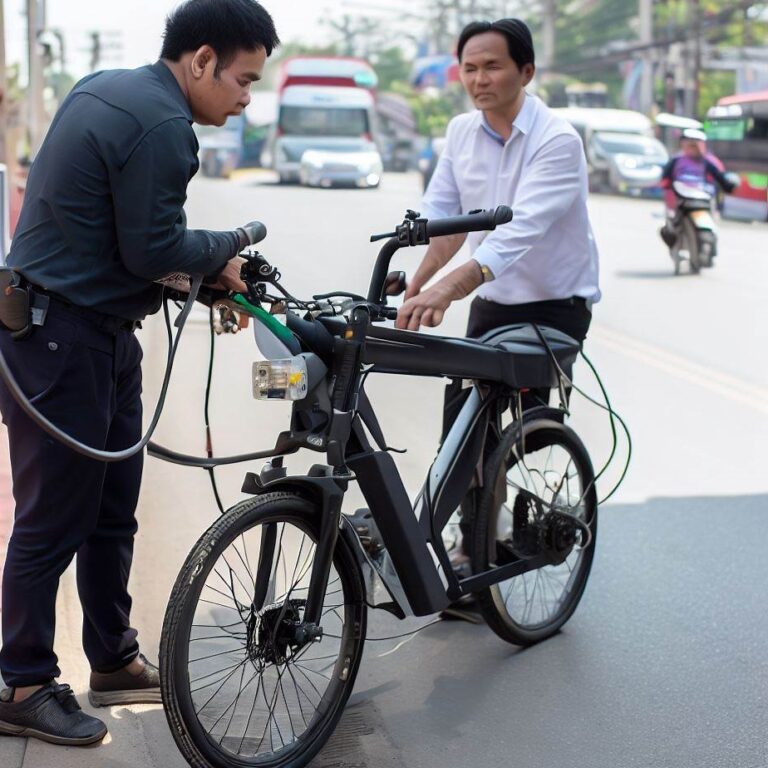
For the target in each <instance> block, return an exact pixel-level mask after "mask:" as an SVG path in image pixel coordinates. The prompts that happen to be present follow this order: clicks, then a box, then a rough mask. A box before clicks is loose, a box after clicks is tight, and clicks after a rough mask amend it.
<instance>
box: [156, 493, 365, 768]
mask: <svg viewBox="0 0 768 768" xmlns="http://www.w3.org/2000/svg"><path fill="white" fill-rule="evenodd" d="M319 520H320V510H319V508H318V507H317V506H316V505H315V504H314V503H313V502H311V501H308V500H307V499H304V498H302V497H300V496H298V495H296V494H293V493H270V494H266V495H264V496H257V497H255V498H252V499H248V500H246V501H244V502H242V503H240V504H238V505H236V506H235V507H233V508H232V509H230V510H228V511H227V512H226V513H225V514H224V515H223V516H222V517H221V518H219V519H218V520H217V521H216V522H215V523H214V524H213V525H212V526H211V527H210V528H209V529H208V531H206V533H205V534H204V535H203V536H202V537H201V538H200V540H199V541H198V542H197V544H196V546H195V547H194V549H193V550H192V552H191V553H190V555H189V557H188V558H187V560H186V562H185V564H184V566H183V568H182V569H181V572H180V573H179V576H178V579H177V581H176V584H175V586H174V588H173V591H172V593H171V597H170V600H169V604H168V608H167V611H166V615H165V621H164V624H163V634H162V640H161V649H160V662H161V689H162V695H163V703H164V705H165V711H166V715H167V717H168V722H169V724H170V726H171V733H172V734H173V737H174V739H175V740H176V743H177V745H178V747H179V749H180V750H181V752H182V754H183V755H184V757H185V758H186V759H187V761H188V762H189V764H190V765H192V766H194V767H195V768H210V767H211V766H213V767H214V768H235V767H237V768H245V767H247V766H258V768H299V767H300V766H305V765H307V764H308V763H309V761H310V760H311V759H312V758H313V757H314V756H315V755H316V754H317V752H318V751H319V750H320V749H321V747H322V746H323V744H324V743H325V742H326V740H327V739H328V738H329V736H330V735H331V733H332V732H333V729H334V728H335V726H336V723H337V722H338V720H339V718H340V716H341V713H342V711H343V708H344V705H345V703H346V701H347V699H348V697H349V695H350V693H351V692H352V687H353V685H354V682H355V677H356V675H357V670H358V667H359V665H360V659H361V656H362V651H363V644H364V641H365V630H366V604H365V587H364V585H363V581H362V577H361V574H360V569H359V567H358V565H357V561H356V559H355V556H354V553H353V551H352V550H351V548H350V546H349V544H348V543H347V540H346V539H345V538H344V537H342V536H339V538H338V540H337V544H336V549H335V552H334V557H333V564H332V567H331V572H330V576H329V579H328V586H327V588H326V593H325V598H324V602H323V611H322V619H321V622H320V624H321V626H322V629H323V634H322V638H321V639H320V640H319V641H318V640H316V641H314V642H312V641H309V642H307V641H303V642H302V641H300V640H297V636H296V630H295V627H296V626H297V625H298V624H300V623H301V622H302V619H303V613H304V607H305V605H306V598H307V594H308V589H309V581H310V576H311V573H312V566H313V563H314V559H315V552H316V544H317V540H318V533H319V532H318V523H319Z"/></svg>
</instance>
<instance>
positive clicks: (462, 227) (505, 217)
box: [427, 205, 512, 237]
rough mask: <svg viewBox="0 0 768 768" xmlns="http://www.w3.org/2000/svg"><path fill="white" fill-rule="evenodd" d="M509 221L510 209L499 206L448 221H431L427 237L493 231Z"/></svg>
mask: <svg viewBox="0 0 768 768" xmlns="http://www.w3.org/2000/svg"><path fill="white" fill-rule="evenodd" d="M511 220H512V209H511V208H510V207H509V206H507V205H500V206H499V207H498V208H497V209H496V210H495V211H477V212H476V213H467V214H464V215H463V216H452V217H451V218H448V219H431V220H430V221H428V222H427V236H428V237H443V236H445V235H459V234H465V233H467V232H482V231H484V230H493V229H496V227H497V226H498V225H499V224H506V223H507V222H508V221H511Z"/></svg>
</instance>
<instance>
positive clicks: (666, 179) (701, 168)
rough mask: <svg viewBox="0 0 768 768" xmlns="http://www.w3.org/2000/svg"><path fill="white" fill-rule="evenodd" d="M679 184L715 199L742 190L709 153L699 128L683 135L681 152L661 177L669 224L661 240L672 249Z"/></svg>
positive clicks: (665, 225)
mask: <svg viewBox="0 0 768 768" xmlns="http://www.w3.org/2000/svg"><path fill="white" fill-rule="evenodd" d="M676 181H680V182H683V183H684V184H687V185H689V186H693V187H697V188H698V189H702V190H704V191H706V192H708V193H709V194H710V195H712V197H713V198H714V197H715V195H716V194H717V190H718V188H719V189H722V190H723V191H724V192H733V190H734V189H736V187H737V186H738V185H737V184H734V183H733V182H732V181H730V180H729V179H728V177H727V176H726V174H725V167H724V166H723V164H722V162H721V161H720V159H719V158H718V157H717V156H716V155H714V154H713V153H711V152H708V151H707V135H706V134H705V133H704V131H702V130H699V129H698V128H686V129H685V130H684V131H683V132H682V134H680V152H679V153H678V154H676V155H675V156H674V157H672V158H670V159H669V161H668V162H667V164H666V165H665V166H664V170H663V171H662V174H661V187H662V189H663V190H664V203H665V205H666V208H667V222H666V223H665V224H664V226H663V227H662V228H661V231H660V233H659V234H660V235H661V239H662V240H663V241H664V242H665V244H666V245H667V246H669V247H670V248H671V247H672V246H673V245H674V244H675V241H676V239H677V233H676V232H675V230H674V228H673V227H672V226H671V220H672V218H673V217H674V213H675V211H676V209H677V196H676V195H675V192H674V189H673V184H674V182H676Z"/></svg>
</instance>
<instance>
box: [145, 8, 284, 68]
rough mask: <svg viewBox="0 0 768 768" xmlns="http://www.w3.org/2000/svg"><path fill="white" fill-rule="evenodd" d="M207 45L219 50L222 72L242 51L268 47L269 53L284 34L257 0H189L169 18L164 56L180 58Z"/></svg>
mask: <svg viewBox="0 0 768 768" xmlns="http://www.w3.org/2000/svg"><path fill="white" fill-rule="evenodd" d="M204 45H210V46H211V48H213V50H214V51H215V52H216V56H217V58H218V62H217V64H216V72H215V74H216V75H217V76H218V73H219V72H220V71H221V70H222V69H225V68H226V67H228V66H229V64H230V63H231V62H232V60H233V59H234V58H235V56H236V55H237V52H238V51H241V50H245V51H255V50H256V49H257V48H264V50H265V51H266V52H267V56H269V55H270V54H271V53H272V51H273V50H274V48H276V47H277V46H278V45H280V38H278V36H277V31H276V30H275V23H274V21H272V17H271V16H270V15H269V13H268V12H267V10H266V9H265V8H264V7H263V6H261V5H260V4H259V3H257V2H256V0H185V2H183V3H182V4H181V5H179V6H178V7H176V8H174V10H173V11H171V13H170V14H169V15H168V18H167V19H166V21H165V33H164V34H163V49H162V50H161V51H160V58H161V59H167V60H169V61H178V60H179V59H180V58H181V56H182V54H184V53H187V52H189V51H196V50H197V49H198V48H201V47H202V46H204Z"/></svg>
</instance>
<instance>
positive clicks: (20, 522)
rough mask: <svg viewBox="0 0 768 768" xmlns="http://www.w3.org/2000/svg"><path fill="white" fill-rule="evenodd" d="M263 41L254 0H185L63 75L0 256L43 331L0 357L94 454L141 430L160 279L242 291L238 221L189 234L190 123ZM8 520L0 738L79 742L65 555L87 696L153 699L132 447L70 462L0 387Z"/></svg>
mask: <svg viewBox="0 0 768 768" xmlns="http://www.w3.org/2000/svg"><path fill="white" fill-rule="evenodd" d="M278 43H279V40H278V38H277V34H276V32H275V27H274V24H273V22H272V19H271V17H270V16H269V14H268V13H267V12H266V11H265V10H264V8H262V7H261V5H259V4H258V3H257V2H255V0H187V2H185V3H183V4H182V5H181V6H179V7H178V8H177V9H176V10H175V11H174V12H173V13H172V14H171V15H170V16H169V18H168V20H167V24H166V30H165V37H164V43H163V49H162V52H161V59H160V61H158V62H157V63H156V64H154V65H152V66H148V67H142V68H140V69H137V70H132V71H115V72H101V73H97V74H95V75H92V76H90V77H87V78H85V79H84V80H83V81H81V82H80V83H78V85H77V86H76V87H75V88H74V90H73V91H72V93H71V94H70V95H69V97H68V98H67V99H66V101H65V102H64V103H63V104H62V105H61V108H60V109H59V111H58V113H57V115H56V117H55V119H54V121H53V124H52V125H51V127H50V130H49V132H48V135H47V137H46V139H45V142H44V143H43V146H42V148H41V150H40V152H39V154H38V156H37V158H36V160H35V163H34V165H33V167H32V169H31V172H30V176H29V182H28V185H27V191H26V201H25V204H24V208H23V210H22V213H21V218H20V221H19V225H18V229H17V232H16V236H15V238H14V241H13V245H12V247H11V252H10V254H9V256H8V265H9V266H10V267H12V268H13V269H14V270H15V271H16V272H18V273H19V274H21V275H22V277H23V279H24V280H25V281H26V282H27V284H28V285H29V286H30V287H31V289H32V290H33V291H34V292H35V293H36V294H38V295H40V296H43V297H47V299H48V302H49V304H48V311H47V315H46V317H45V322H44V324H43V325H42V326H36V327H34V329H33V331H32V333H31V334H30V335H29V336H27V337H26V338H24V339H23V340H13V339H12V338H11V335H10V333H9V332H8V331H6V330H0V350H1V351H2V353H3V355H4V357H5V358H6V360H7V362H8V364H9V365H10V367H11V369H12V370H13V371H14V374H15V376H16V378H17V379H18V381H19V383H20V384H21V386H22V388H23V389H24V391H25V392H26V393H27V396H28V397H29V398H30V399H31V400H32V401H33V403H34V405H35V407H36V408H37V409H38V410H39V411H40V412H41V413H42V414H43V415H44V416H46V417H47V418H48V419H49V420H50V421H52V422H53V423H54V424H56V425H57V426H59V427H60V428H61V429H63V430H64V431H65V432H67V433H69V434H71V435H72V436H73V437H74V438H76V439H77V440H80V441H81V442H84V443H86V444H88V445H90V446H93V447H95V448H99V449H104V450H108V451H116V450H122V449H125V448H127V447H129V446H131V445H134V444H135V443H136V442H138V440H139V439H140V437H141V431H142V412H141V398H140V395H141V372H140V363H141V348H140V346H139V343H138V341H137V339H136V338H135V336H134V333H133V330H134V328H135V326H136V323H137V321H140V320H141V319H142V318H143V317H145V315H147V314H150V313H152V312H155V311H157V309H158V308H159V306H160V304H161V294H162V288H161V286H160V285H158V284H157V283H155V282H154V281H156V280H158V279H159V278H162V277H163V276H165V275H167V274H169V273H172V272H185V273H191V274H198V275H205V276H206V277H207V278H208V280H209V282H213V283H217V284H218V285H219V286H220V287H223V288H227V289H230V290H243V289H244V288H245V286H244V285H243V284H242V282H241V281H240V276H239V273H240V265H241V263H242V259H240V258H239V257H237V254H238V253H239V251H240V250H241V249H242V248H243V247H244V246H245V245H247V244H248V242H250V236H251V230H250V227H251V225H245V227H241V228H239V229H236V230H234V231H231V232H209V231H203V230H190V229H187V227H186V220H185V216H184V212H183V206H184V202H185V200H186V190H187V184H188V183H189V181H190V179H191V178H192V177H193V176H194V174H195V173H196V172H197V169H198V160H197V149H198V147H197V141H196V139H195V135H194V132H193V130H192V123H193V122H198V123H201V124H204V125H223V124H224V122H225V121H226V119H227V117H228V116H230V115H236V114H240V113H241V112H242V110H243V109H244V108H245V107H246V106H247V104H248V102H249V101H250V95H249V93H250V87H251V84H252V82H253V81H255V80H258V79H259V78H260V76H261V72H262V69H263V67H264V63H265V60H266V58H267V56H269V55H270V53H271V52H272V49H273V48H274V47H275V46H276V45H277V44H278ZM0 412H1V413H2V416H3V421H4V422H5V424H6V425H7V427H8V435H9V441H10V453H11V467H12V474H13V485H14V488H13V490H14V496H15V500H16V513H15V522H14V528H13V533H12V536H11V539H10V541H9V544H8V552H7V557H6V562H5V568H4V574H3V575H4V579H3V600H2V605H3V612H2V621H3V645H2V650H1V651H0V673H2V677H3V680H4V681H5V683H6V685H8V686H10V687H9V688H6V689H5V690H3V691H2V693H0V733H4V734H11V735H17V736H36V737H38V738H42V739H44V740H47V741H51V742H54V743H58V744H70V745H79V744H89V743H93V742H96V741H99V740H101V739H102V738H103V737H104V735H105V734H106V732H107V729H106V726H105V725H104V723H102V722H101V720H99V719H97V718H94V717H90V716H88V715H86V714H85V713H83V712H82V711H81V710H80V707H79V705H78V704H77V701H76V700H75V698H74V695H73V694H72V691H71V689H70V688H69V686H66V685H61V684H57V683H56V682H55V678H57V677H58V676H59V674H60V672H59V669H58V667H57V658H56V655H55V654H54V652H53V639H54V626H55V601H56V592H57V588H58V582H59V578H60V576H61V574H62V573H63V572H64V570H65V569H66V567H67V566H68V564H69V563H70V562H71V560H72V558H73V557H74V555H75V554H77V586H78V592H79V596H80V601H81V603H82V606H83V614H84V621H83V648H84V650H85V653H86V656H87V657H88V661H89V662H90V666H91V669H92V672H91V680H90V688H91V690H90V694H89V697H90V700H91V702H92V703H93V704H94V705H96V706H106V705H110V704H125V703H137V702H159V701H160V690H159V677H158V672H157V668H156V667H155V666H154V665H152V664H150V663H148V662H147V660H146V659H145V658H144V657H143V656H142V655H141V654H140V653H139V646H138V643H137V641H136V634H137V633H136V631H135V630H134V629H132V628H131V626H130V609H131V597H130V595H129V593H128V590H127V584H128V576H129V573H130V566H131V559H132V553H133V538H134V534H135V532H136V527H137V526H136V519H135V507H136V502H137V499H138V493H139V485H140V481H141V472H142V461H143V457H142V455H141V454H140V453H139V454H137V455H135V456H134V457H133V458H131V459H128V460H126V461H122V462H119V463H111V464H103V463H100V462H98V461H94V460H92V459H88V458H85V457H83V456H80V455H79V454H76V453H74V452H73V451H71V450H70V449H68V448H65V447H64V446H62V445H61V444H59V443H58V442H56V441H54V440H52V439H51V438H50V437H48V436H47V434H45V433H44V432H43V431H42V430H41V429H39V428H38V427H37V426H36V425H35V424H33V422H32V421H31V420H30V419H29V418H28V417H27V416H26V414H25V413H24V412H23V411H22V410H21V408H20V407H19V406H18V404H17V403H16V402H15V401H14V400H13V398H12V397H11V395H10V393H9V392H8V390H7V389H6V388H5V387H4V386H2V385H0Z"/></svg>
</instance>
